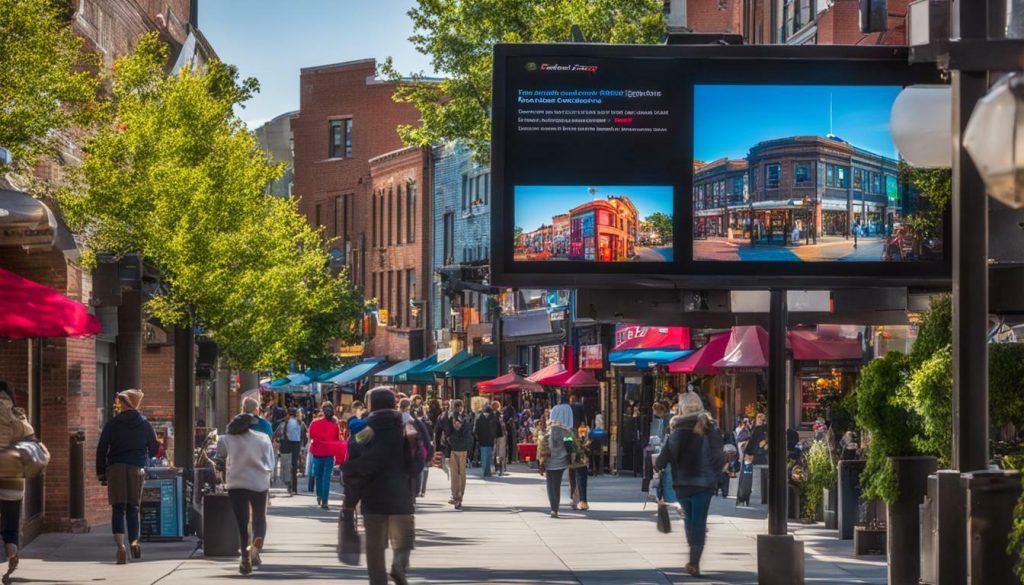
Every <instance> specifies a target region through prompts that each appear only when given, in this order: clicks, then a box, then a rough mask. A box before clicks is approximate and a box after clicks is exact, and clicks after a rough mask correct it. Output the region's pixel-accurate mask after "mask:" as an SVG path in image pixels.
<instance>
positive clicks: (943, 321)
mask: <svg viewBox="0 0 1024 585" xmlns="http://www.w3.org/2000/svg"><path fill="white" fill-rule="evenodd" d="M952 344H953V297H952V296H951V295H948V294H943V295H939V296H937V297H935V298H934V299H932V302H931V306H930V307H929V308H928V312H927V313H925V315H924V318H923V319H922V320H921V324H920V326H919V327H918V332H917V339H915V340H914V345H913V347H911V348H910V367H911V368H912V369H916V368H918V367H920V366H921V364H923V363H924V362H925V361H927V360H928V359H930V358H931V357H932V356H933V355H934V354H935V352H937V351H940V350H942V349H943V348H945V347H947V346H951V345H952Z"/></svg>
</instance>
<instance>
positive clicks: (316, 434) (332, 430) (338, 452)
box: [309, 402, 347, 510]
mask: <svg viewBox="0 0 1024 585" xmlns="http://www.w3.org/2000/svg"><path fill="white" fill-rule="evenodd" d="M309 440H310V444H309V454H310V455H311V456H312V458H313V479H314V488H315V490H316V503H317V505H318V506H320V507H321V508H322V509H324V510H328V509H329V507H328V505H327V501H328V499H330V496H331V476H332V475H333V472H334V466H335V465H341V464H342V463H344V462H345V461H344V456H345V453H343V452H342V450H343V449H345V444H344V443H342V442H341V429H340V428H339V427H338V419H336V418H335V417H334V405H333V404H331V403H330V402H324V403H323V404H321V405H320V418H319V419H317V420H315V421H313V424H312V425H311V426H310V427H309ZM346 451H347V449H346Z"/></svg>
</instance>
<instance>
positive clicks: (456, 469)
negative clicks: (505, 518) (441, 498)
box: [444, 400, 472, 510]
mask: <svg viewBox="0 0 1024 585" xmlns="http://www.w3.org/2000/svg"><path fill="white" fill-rule="evenodd" d="M444 424H445V431H444V435H445V440H446V441H447V443H448V449H449V450H450V453H449V471H450V473H449V475H450V479H451V488H452V498H451V500H449V501H448V503H450V504H453V505H454V506H455V509H456V510H461V509H462V497H463V495H465V493H466V464H467V461H466V459H467V457H468V455H467V452H468V451H469V448H470V442H471V441H472V432H471V427H470V426H469V421H468V420H466V416H465V414H464V413H463V404H462V401H461V400H455V401H453V402H452V408H451V412H449V413H448V416H447V418H446V419H445V420H444Z"/></svg>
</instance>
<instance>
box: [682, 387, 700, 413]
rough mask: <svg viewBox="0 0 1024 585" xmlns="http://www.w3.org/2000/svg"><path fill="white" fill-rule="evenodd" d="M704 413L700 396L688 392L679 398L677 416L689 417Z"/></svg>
mask: <svg viewBox="0 0 1024 585" xmlns="http://www.w3.org/2000/svg"><path fill="white" fill-rule="evenodd" d="M702 412H704V401H702V400H701V399H700V396H698V395H696V394H694V393H692V392H688V393H686V394H683V395H682V396H680V397H679V414H681V415H683V416H689V415H694V414H700V413H702Z"/></svg>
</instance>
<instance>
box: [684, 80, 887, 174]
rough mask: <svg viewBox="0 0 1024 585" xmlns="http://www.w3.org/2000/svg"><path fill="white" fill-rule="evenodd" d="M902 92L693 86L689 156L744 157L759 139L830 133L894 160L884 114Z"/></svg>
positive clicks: (869, 88)
mask: <svg viewBox="0 0 1024 585" xmlns="http://www.w3.org/2000/svg"><path fill="white" fill-rule="evenodd" d="M901 89H902V88H900V87H896V86H863V85H862V86H852V85H843V86H831V85H816V86H815V85H698V86H697V87H695V88H694V125H693V156H694V158H695V159H697V160H701V161H704V162H709V161H713V160H716V159H719V158H722V157H729V158H731V159H740V158H744V157H745V156H746V155H747V151H748V150H750V147H751V146H754V145H755V144H757V143H758V142H761V141H762V140H771V139H774V138H785V137H787V136H812V135H813V136H825V135H826V134H828V132H829V96H830V95H831V97H832V133H833V134H835V135H836V136H838V137H839V138H841V139H843V140H845V141H846V142H849V143H850V144H852V145H853V146H856V147H858V148H863V149H865V150H869V151H871V152H874V153H877V154H881V155H883V156H888V157H890V158H896V157H897V154H896V147H895V145H893V142H892V135H891V134H890V133H889V111H890V110H891V109H892V102H893V101H894V100H895V99H896V95H897V94H899V92H900V90H901Z"/></svg>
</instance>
